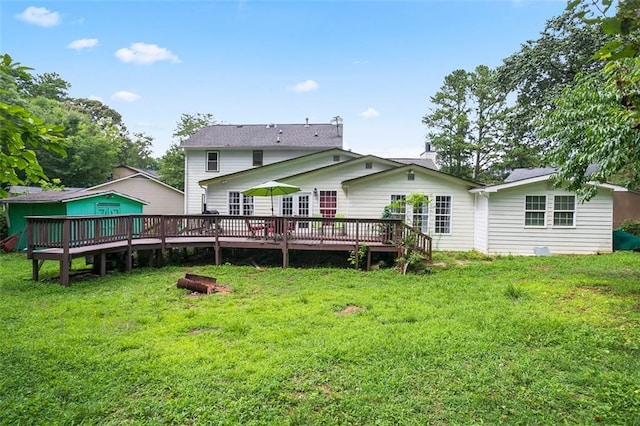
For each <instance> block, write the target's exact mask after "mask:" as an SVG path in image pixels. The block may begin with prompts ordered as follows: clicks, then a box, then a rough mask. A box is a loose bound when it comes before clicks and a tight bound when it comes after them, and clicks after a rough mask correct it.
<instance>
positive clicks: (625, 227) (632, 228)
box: [620, 220, 640, 237]
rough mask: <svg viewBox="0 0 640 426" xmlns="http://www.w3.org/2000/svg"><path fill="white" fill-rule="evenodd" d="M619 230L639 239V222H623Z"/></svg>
mask: <svg viewBox="0 0 640 426" xmlns="http://www.w3.org/2000/svg"><path fill="white" fill-rule="evenodd" d="M620 229H621V230H622V231H624V232H628V233H630V234H633V235H635V236H637V237H640V220H625V221H624V222H622V225H620Z"/></svg>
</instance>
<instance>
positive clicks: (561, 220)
mask: <svg viewBox="0 0 640 426" xmlns="http://www.w3.org/2000/svg"><path fill="white" fill-rule="evenodd" d="M575 215H576V197H575V196H574V195H556V196H555V197H553V226H574V225H575Z"/></svg>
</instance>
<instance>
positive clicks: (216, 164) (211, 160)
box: [206, 151, 220, 172]
mask: <svg viewBox="0 0 640 426" xmlns="http://www.w3.org/2000/svg"><path fill="white" fill-rule="evenodd" d="M206 167H207V169H206V170H207V171H208V172H217V171H220V153H219V152H218V151H207V166H206Z"/></svg>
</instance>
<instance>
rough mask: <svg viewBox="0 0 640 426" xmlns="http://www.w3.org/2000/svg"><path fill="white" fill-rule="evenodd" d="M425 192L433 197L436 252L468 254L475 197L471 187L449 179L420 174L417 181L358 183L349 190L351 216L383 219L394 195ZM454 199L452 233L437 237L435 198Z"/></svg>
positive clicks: (400, 176) (397, 178)
mask: <svg viewBox="0 0 640 426" xmlns="http://www.w3.org/2000/svg"><path fill="white" fill-rule="evenodd" d="M412 192H422V193H424V194H427V195H428V196H429V197H430V198H431V203H430V206H429V224H428V226H429V231H428V232H427V234H428V235H430V236H431V237H432V238H433V248H434V250H454V251H466V250H471V249H473V244H474V240H473V232H474V196H473V195H472V194H470V193H469V191H468V188H467V187H466V186H463V185H461V184H455V183H452V182H449V181H447V180H445V179H441V178H438V177H435V176H431V175H425V174H421V173H416V175H415V180H413V181H409V180H407V176H406V174H405V173H397V174H389V175H386V176H381V177H380V178H376V179H372V180H367V181H364V182H361V183H358V182H356V183H354V184H352V185H351V186H350V187H349V188H348V211H349V216H351V217H364V218H379V217H381V216H382V211H383V209H384V207H385V206H386V205H388V204H389V202H390V200H391V194H406V195H408V194H410V193H412ZM436 195H449V196H451V203H452V206H451V207H452V208H451V233H450V234H446V235H444V234H438V235H436V234H434V232H433V230H434V223H435V221H434V216H435V196H436Z"/></svg>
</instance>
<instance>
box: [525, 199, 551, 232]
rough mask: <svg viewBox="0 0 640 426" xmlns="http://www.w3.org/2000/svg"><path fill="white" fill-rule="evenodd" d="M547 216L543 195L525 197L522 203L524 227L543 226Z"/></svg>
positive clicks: (545, 200)
mask: <svg viewBox="0 0 640 426" xmlns="http://www.w3.org/2000/svg"><path fill="white" fill-rule="evenodd" d="M546 215H547V197H546V196H545V195H527V196H526V197H525V201H524V226H544V225H545V217H546Z"/></svg>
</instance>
